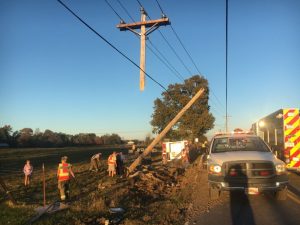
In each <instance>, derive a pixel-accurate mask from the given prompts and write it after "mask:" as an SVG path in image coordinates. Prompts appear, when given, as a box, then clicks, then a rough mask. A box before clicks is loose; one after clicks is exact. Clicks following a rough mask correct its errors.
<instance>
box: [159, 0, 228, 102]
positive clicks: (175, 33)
mask: <svg viewBox="0 0 300 225" xmlns="http://www.w3.org/2000/svg"><path fill="white" fill-rule="evenodd" d="M155 1H156V3H157V5H158V7H159V8H160V11H161V13H162V15H166V14H165V12H164V10H163V9H162V7H161V5H160V4H159V1H158V0H155ZM170 26H171V29H172V31H173V33H174V35H175V36H176V38H177V40H178V41H179V43H180V45H181V47H182V48H183V49H184V51H185V52H186V54H187V55H188V57H189V59H190V60H191V62H192V63H193V65H194V67H195V68H196V70H197V71H198V73H199V75H201V72H200V70H199V68H198V66H197V65H196V63H195V61H194V60H193V58H192V56H191V54H190V53H189V52H188V50H187V48H186V47H185V46H184V44H183V42H182V40H181V39H180V37H179V35H178V34H177V32H176V31H175V29H174V27H173V26H172V24H170ZM211 92H212V94H213V96H214V97H215V98H216V100H217V101H218V103H219V104H220V105H221V106H222V107H224V106H223V104H222V103H221V101H220V100H219V98H218V97H217V96H216V95H215V93H214V92H213V91H212V90H211Z"/></svg>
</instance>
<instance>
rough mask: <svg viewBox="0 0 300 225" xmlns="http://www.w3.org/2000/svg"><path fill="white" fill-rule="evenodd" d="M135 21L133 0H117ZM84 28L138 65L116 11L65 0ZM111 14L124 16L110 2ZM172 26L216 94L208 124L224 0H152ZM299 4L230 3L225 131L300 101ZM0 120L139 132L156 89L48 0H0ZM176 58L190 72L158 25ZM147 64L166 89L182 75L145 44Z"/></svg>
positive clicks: (145, 128)
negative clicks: (141, 86) (142, 88)
mask: <svg viewBox="0 0 300 225" xmlns="http://www.w3.org/2000/svg"><path fill="white" fill-rule="evenodd" d="M120 1H121V2H122V3H123V4H124V5H125V7H126V8H127V10H128V11H129V12H130V13H131V15H132V16H133V17H134V19H135V20H137V21H138V20H139V19H140V12H139V5H138V3H137V1H135V0H120ZM64 2H65V3H66V4H67V5H68V6H69V7H70V8H71V9H73V10H74V11H75V12H76V13H77V14H78V15H79V16H80V17H82V18H83V19H84V20H85V21H86V22H87V23H88V24H89V25H91V26H92V27H93V28H94V29H95V30H97V31H98V32H99V33H100V34H101V35H103V36H104V37H105V38H107V39H108V40H109V41H110V42H111V43H113V44H114V45H115V46H116V47H117V48H119V49H120V50H121V51H122V52H124V53H125V54H126V55H128V57H130V58H131V59H132V60H133V61H135V62H136V63H139V48H140V46H139V40H138V38H136V37H135V35H134V34H133V33H131V32H128V31H127V32H120V31H119V30H118V29H117V28H116V25H117V24H118V23H119V19H118V17H117V16H116V15H115V14H114V13H113V11H112V10H111V9H110V8H109V7H108V5H107V4H106V3H105V1H104V0H97V1H96V0H94V1H92V0H90V1H83V0H74V1H71V0H64ZM109 2H110V3H111V4H112V5H113V7H114V8H115V9H116V10H117V12H118V13H119V14H120V15H121V16H122V17H123V18H124V19H125V21H126V22H131V21H130V19H129V18H128V16H127V15H126V14H125V12H124V11H123V10H122V8H121V7H120V5H119V4H118V2H117V1H116V0H109ZM140 2H141V3H142V4H143V5H144V7H145V9H146V11H147V12H148V14H149V15H150V17H151V18H152V19H154V18H160V16H161V13H160V10H159V8H158V6H157V4H156V1H154V0H151V1H150V0H140ZM159 2H160V4H161V6H162V8H163V9H164V11H165V13H166V15H167V16H168V17H169V19H170V21H171V23H172V26H173V27H174V29H175V30H176V32H177V33H178V35H179V36H180V38H181V40H182V42H183V43H184V45H185V47H186V48H187V49H188V51H189V53H190V54H191V56H192V57H193V59H194V61H195V62H196V64H197V67H198V68H199V70H200V72H201V73H202V74H203V75H204V76H205V77H206V78H207V79H208V81H209V85H210V88H211V90H212V92H213V94H212V93H211V95H210V106H211V109H212V113H213V114H214V116H215V117H216V125H215V129H214V130H212V131H211V132H210V133H209V135H211V134H212V133H214V132H215V131H216V130H219V129H222V130H224V124H225V119H224V116H225V0H189V1H172V0H160V1H159ZM299 12H300V1H298V0H252V1H248V0H229V30H228V38H229V39H228V50H229V51H228V114H229V115H230V116H231V117H230V119H229V129H230V130H232V129H234V128H236V127H241V128H243V129H249V128H250V126H251V124H252V123H253V122H255V121H256V120H258V119H259V118H261V117H264V116H266V115H267V114H270V113H272V112H273V111H276V110H277V109H279V108H284V107H296V108H299V107H300V104H299V103H300V96H299V85H300V82H299V81H300V13H299ZM0 29H1V37H0V49H1V51H0V86H1V88H0V102H1V107H0V126H3V125H5V124H10V125H11V126H12V127H13V129H14V130H18V129H22V128H24V127H31V128H33V129H36V128H39V129H40V130H42V131H43V130H45V129H50V130H53V131H56V132H65V133H69V134H76V133H80V132H93V133H97V134H98V135H103V134H106V133H113V132H114V133H118V134H119V135H120V136H121V137H123V138H128V139H130V138H139V139H144V138H145V136H146V135H147V134H151V126H150V123H149V122H150V120H151V114H152V113H153V101H154V100H155V99H156V98H158V97H160V95H161V93H162V91H163V90H162V89H161V87H159V86H158V85H157V84H155V83H153V82H152V81H151V80H149V79H148V80H147V81H146V88H145V91H144V92H140V91H139V71H138V69H137V68H136V67H134V66H133V65H132V64H130V63H129V62H128V61H126V60H125V59H124V58H123V57H121V56H120V55H119V54H118V53H116V52H115V51H114V50H113V49H112V48H111V47H109V46H108V45H107V44H106V43H105V42H103V41H102V40H101V39H100V38H99V37H97V36H96V35H95V34H94V33H92V32H91V31H90V30H88V29H87V28H86V27H85V26H84V25H83V24H81V23H80V22H79V21H78V20H77V19H76V18H75V17H74V16H72V15H71V14H70V13H69V12H67V11H66V10H65V9H64V8H63V7H62V6H61V5H60V4H59V3H58V2H57V1H55V0H51V1H50V0H49V1H48V0H44V1H37V0H26V1H24V0H22V1H21V0H15V1H11V0H1V1H0ZM160 31H161V32H162V33H163V34H164V36H165V37H166V38H167V40H168V41H169V43H170V44H171V45H172V46H173V47H174V48H175V50H176V51H177V53H178V54H179V55H180V57H181V58H182V59H183V61H184V63H185V64H186V65H187V66H188V68H189V69H190V70H191V71H192V73H193V74H197V70H196V69H195V67H194V66H193V64H192V63H191V61H190V60H189V58H188V56H187V55H186V53H185V52H184V50H183V49H182V47H181V46H180V44H179V42H178V40H177V39H176V37H175V35H174V33H173V32H172V30H171V28H170V27H161V28H160ZM149 38H150V40H151V41H152V42H153V43H154V44H155V46H156V47H157V48H159V50H160V51H161V52H162V53H163V54H164V56H165V57H167V58H168V60H169V61H170V62H171V63H172V65H173V66H174V67H175V68H176V69H177V70H178V71H179V73H180V74H181V75H182V77H184V78H189V77H190V76H191V74H190V73H189V72H188V71H187V70H186V69H185V68H184V67H183V65H182V64H181V63H180V62H179V60H178V59H177V58H176V56H175V55H174V54H173V52H172V51H171V50H170V48H169V47H168V45H167V44H166V43H165V41H164V40H163V39H162V37H161V36H160V34H159V32H157V31H155V32H153V33H152V34H151V35H150V36H149ZM146 54H147V56H146V61H147V63H146V71H147V72H148V73H149V74H150V75H151V76H152V77H153V78H154V79H156V80H157V81H158V82H160V83H161V84H162V85H164V86H165V87H167V86H168V85H169V84H172V83H176V82H182V80H180V79H178V78H177V77H176V76H175V75H174V74H173V73H171V72H170V70H169V69H167V68H166V67H165V66H164V65H163V64H162V63H161V62H160V61H159V60H158V59H157V58H156V56H154V55H153V54H152V53H151V52H150V51H148V50H147V53H146Z"/></svg>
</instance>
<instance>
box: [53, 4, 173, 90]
mask: <svg viewBox="0 0 300 225" xmlns="http://www.w3.org/2000/svg"><path fill="white" fill-rule="evenodd" d="M57 1H58V2H59V3H60V4H61V5H62V6H63V7H65V8H66V9H67V10H68V11H69V12H70V13H71V14H72V15H73V16H75V17H76V18H77V19H78V20H79V21H80V22H81V23H83V24H84V25H85V26H86V27H87V28H89V29H90V30H91V31H92V32H94V33H95V34H96V35H97V36H98V37H100V38H101V39H102V40H103V41H104V42H106V43H107V44H108V45H109V46H110V47H112V48H113V49H114V50H115V51H117V52H118V53H119V54H120V55H122V56H123V57H124V58H125V59H127V60H128V61H129V62H131V63H132V64H133V65H134V66H135V67H137V68H138V69H140V70H142V69H141V68H140V67H139V66H138V65H137V64H136V63H135V62H134V61H133V60H132V59H130V58H129V57H128V56H127V55H125V54H124V53H123V52H121V51H120V50H119V49H118V48H116V47H115V46H114V45H113V44H112V43H110V42H109V41H108V40H107V39H105V38H104V37H103V36H102V35H101V34H99V33H98V32H97V31H96V30H95V29H93V28H92V27H91V26H90V25H88V24H87V23H86V22H85V21H84V20H83V19H81V18H80V17H79V16H78V15H76V13H75V12H73V11H72V10H71V9H70V8H69V7H68V6H67V5H65V4H64V3H63V2H62V1H61V0H57ZM143 72H144V73H145V75H146V76H147V77H148V78H150V79H151V80H152V81H153V82H155V83H156V84H157V85H159V86H160V87H161V88H162V89H163V90H165V91H166V92H167V93H169V92H168V91H167V89H166V88H165V87H164V86H163V85H162V84H160V83H159V82H158V81H156V80H155V79H154V78H152V77H151V76H150V75H149V74H148V73H146V72H145V71H143Z"/></svg>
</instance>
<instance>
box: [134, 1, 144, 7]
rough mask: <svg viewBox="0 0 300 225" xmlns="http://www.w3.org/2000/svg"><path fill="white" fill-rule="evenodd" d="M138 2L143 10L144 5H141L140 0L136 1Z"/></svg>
mask: <svg viewBox="0 0 300 225" xmlns="http://www.w3.org/2000/svg"><path fill="white" fill-rule="evenodd" d="M136 1H137V2H138V3H139V5H140V6H141V7H142V8H144V7H143V5H142V3H141V2H140V1H139V0H136Z"/></svg>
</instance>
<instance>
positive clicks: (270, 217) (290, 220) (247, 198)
mask: <svg viewBox="0 0 300 225" xmlns="http://www.w3.org/2000/svg"><path fill="white" fill-rule="evenodd" d="M288 196H289V197H288V199H287V200H286V201H276V200H275V199H274V198H273V197H272V196H271V195H268V194H261V195H245V194H244V193H242V192H240V193H239V192H237V193H233V194H227V195H226V197H225V201H224V203H223V204H222V205H219V206H216V207H214V208H212V209H210V211H209V212H207V213H202V214H200V215H197V216H196V217H195V218H194V219H193V221H191V223H190V224H196V225H202V224H209V225H220V224H221V225H266V224H267V225H299V224H300V200H297V199H294V197H291V195H290V194H289V195H288Z"/></svg>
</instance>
